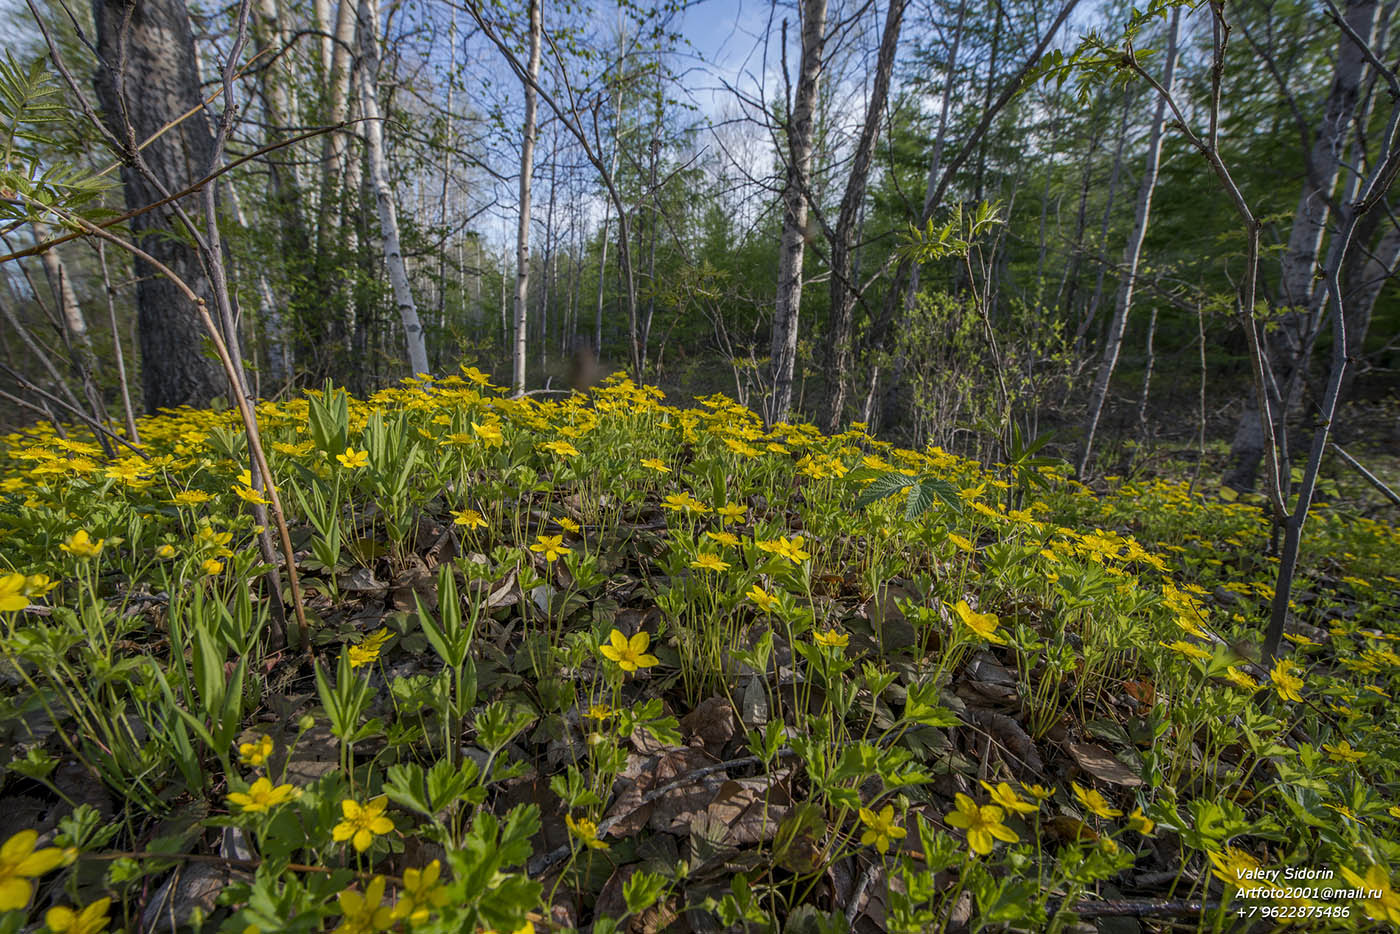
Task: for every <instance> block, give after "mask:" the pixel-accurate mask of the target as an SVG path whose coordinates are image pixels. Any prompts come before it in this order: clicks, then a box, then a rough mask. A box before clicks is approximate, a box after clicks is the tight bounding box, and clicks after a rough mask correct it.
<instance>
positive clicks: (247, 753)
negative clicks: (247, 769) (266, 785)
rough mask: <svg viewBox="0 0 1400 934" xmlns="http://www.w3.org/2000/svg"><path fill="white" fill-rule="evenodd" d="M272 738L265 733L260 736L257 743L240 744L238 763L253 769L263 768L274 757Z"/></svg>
mask: <svg viewBox="0 0 1400 934" xmlns="http://www.w3.org/2000/svg"><path fill="white" fill-rule="evenodd" d="M272 749H273V744H272V737H271V736H268V735H267V734H266V733H264V734H263V735H262V736H259V737H258V739H257V742H253V743H240V744H239V746H238V761H239V762H242V763H243V764H244V765H248V766H252V767H253V768H255V769H257V768H261V767H262V765H263V763H265V762H267V760H268V757H269V756H271V755H272Z"/></svg>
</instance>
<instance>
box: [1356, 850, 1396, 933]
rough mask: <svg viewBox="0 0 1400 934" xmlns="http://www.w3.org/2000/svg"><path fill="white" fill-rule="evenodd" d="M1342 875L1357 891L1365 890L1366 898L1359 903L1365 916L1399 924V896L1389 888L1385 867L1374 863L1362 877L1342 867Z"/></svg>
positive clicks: (1388, 875) (1388, 877) (1388, 876)
mask: <svg viewBox="0 0 1400 934" xmlns="http://www.w3.org/2000/svg"><path fill="white" fill-rule="evenodd" d="M1342 875H1343V876H1345V877H1346V880H1347V881H1348V882H1350V883H1351V884H1352V885H1353V886H1355V887H1356V888H1358V889H1365V890H1366V895H1367V896H1368V897H1366V898H1364V899H1363V900H1362V902H1361V904H1362V905H1363V906H1365V908H1366V914H1367V916H1369V917H1370V918H1372V919H1373V920H1375V921H1389V922H1390V923H1391V924H1400V894H1397V893H1396V891H1395V890H1394V889H1393V888H1391V887H1390V874H1389V873H1388V872H1386V870H1385V867H1384V866H1382V865H1381V864H1380V863H1376V864H1374V865H1373V866H1371V868H1370V869H1368V870H1366V875H1364V876H1362V875H1359V874H1358V873H1356V872H1354V871H1353V870H1351V869H1348V868H1347V867H1346V866H1343V867H1342Z"/></svg>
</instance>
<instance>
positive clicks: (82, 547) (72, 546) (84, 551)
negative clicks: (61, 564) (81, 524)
mask: <svg viewBox="0 0 1400 934" xmlns="http://www.w3.org/2000/svg"><path fill="white" fill-rule="evenodd" d="M105 541H106V539H105V538H99V539H97V540H96V541H94V540H92V539H91V538H90V537H88V533H87V530H86V529H79V530H78V531H76V532H74V533H73V536H72V537H71V538H69V539H68V541H66V542H64V543H63V544H62V545H59V546H58V547H60V548H62V549H63V550H64V551H66V552H68V553H69V554H70V555H72V556H73V557H75V558H96V557H97V556H98V555H100V554H102V543H103V542H105Z"/></svg>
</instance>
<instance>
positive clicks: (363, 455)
mask: <svg viewBox="0 0 1400 934" xmlns="http://www.w3.org/2000/svg"><path fill="white" fill-rule="evenodd" d="M335 459H336V460H338V461H340V466H342V467H344V468H345V469H346V470H356V469H358V468H360V467H367V466H369V451H368V450H365V451H357V450H355V449H354V448H350V447H347V448H346V449H345V453H343V454H337V455H336V456H335Z"/></svg>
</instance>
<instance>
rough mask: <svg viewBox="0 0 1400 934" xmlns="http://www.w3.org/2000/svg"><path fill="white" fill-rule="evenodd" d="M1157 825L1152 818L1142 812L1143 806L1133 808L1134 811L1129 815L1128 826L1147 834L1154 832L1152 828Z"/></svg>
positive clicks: (1144, 834)
mask: <svg viewBox="0 0 1400 934" xmlns="http://www.w3.org/2000/svg"><path fill="white" fill-rule="evenodd" d="M1156 826H1157V825H1156V824H1155V823H1154V822H1153V820H1152V818H1150V817H1148V816H1147V815H1146V814H1144V813H1142V808H1133V813H1131V814H1129V815H1128V827H1129V828H1131V829H1133V830H1136V831H1137V832H1138V833H1140V834H1142V835H1143V836H1146V835H1147V834H1150V833H1151V832H1152V828H1153V827H1156Z"/></svg>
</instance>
